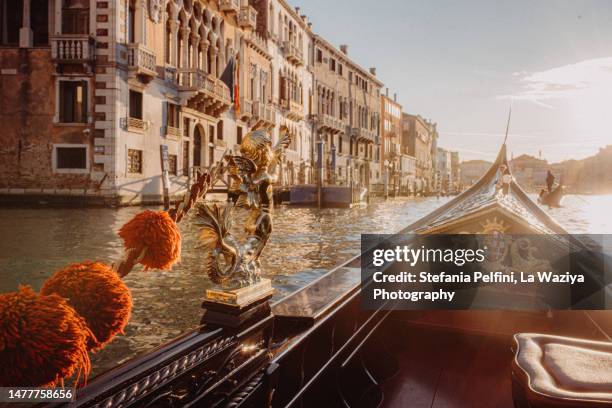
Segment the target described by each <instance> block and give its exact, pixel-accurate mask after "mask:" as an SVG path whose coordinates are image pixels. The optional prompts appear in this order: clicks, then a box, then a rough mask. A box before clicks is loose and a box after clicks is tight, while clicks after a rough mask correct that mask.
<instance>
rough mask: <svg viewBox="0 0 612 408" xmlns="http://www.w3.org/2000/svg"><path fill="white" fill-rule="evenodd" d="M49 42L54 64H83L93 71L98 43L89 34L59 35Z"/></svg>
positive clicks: (52, 37)
mask: <svg viewBox="0 0 612 408" xmlns="http://www.w3.org/2000/svg"><path fill="white" fill-rule="evenodd" d="M49 40H50V42H51V58H52V59H53V62H54V63H56V64H58V65H59V64H83V65H84V66H85V67H86V68H89V69H91V67H92V65H93V61H94V59H95V56H96V46H95V44H96V43H95V40H94V39H93V38H92V37H90V36H89V35H88V34H58V35H53V36H51V37H50V38H49Z"/></svg>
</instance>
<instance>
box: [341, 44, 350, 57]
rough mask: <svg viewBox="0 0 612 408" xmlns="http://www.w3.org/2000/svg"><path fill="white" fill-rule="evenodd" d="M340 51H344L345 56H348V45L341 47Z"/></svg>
mask: <svg viewBox="0 0 612 408" xmlns="http://www.w3.org/2000/svg"><path fill="white" fill-rule="evenodd" d="M340 51H342V53H343V54H344V55H348V45H346V44H342V45H340Z"/></svg>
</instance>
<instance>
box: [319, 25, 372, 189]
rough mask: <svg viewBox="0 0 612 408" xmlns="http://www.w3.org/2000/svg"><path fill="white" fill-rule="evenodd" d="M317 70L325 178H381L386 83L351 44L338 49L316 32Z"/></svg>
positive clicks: (363, 181) (363, 182)
mask: <svg viewBox="0 0 612 408" xmlns="http://www.w3.org/2000/svg"><path fill="white" fill-rule="evenodd" d="M313 70H314V86H313V91H314V101H313V113H314V114H315V115H316V122H315V128H316V132H317V142H321V147H320V149H322V178H323V181H324V183H325V184H339V185H349V184H351V183H352V184H353V185H358V186H363V187H367V186H370V185H371V184H373V183H379V182H380V180H381V168H380V137H379V135H380V121H381V118H380V89H381V87H382V85H383V84H382V82H381V81H379V80H378V79H377V78H376V76H375V73H376V71H375V69H373V68H371V69H370V70H369V71H366V70H365V69H363V68H361V67H360V66H359V65H357V64H356V63H355V62H354V61H353V60H351V59H350V58H349V56H348V46H346V45H341V46H340V49H339V50H338V49H337V48H336V47H334V46H333V45H331V44H330V43H329V42H327V41H326V40H325V39H323V38H322V37H320V36H318V35H315V36H314V62H313ZM317 157H318V155H317Z"/></svg>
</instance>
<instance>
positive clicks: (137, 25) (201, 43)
mask: <svg viewBox="0 0 612 408" xmlns="http://www.w3.org/2000/svg"><path fill="white" fill-rule="evenodd" d="M4 3H7V4H3V6H5V7H13V6H14V7H17V5H19V7H21V5H22V4H23V7H22V8H20V13H19V16H18V18H9V17H8V16H7V14H3V15H2V22H1V24H2V29H3V30H2V32H3V33H7V32H8V33H10V34H9V35H7V34H4V35H3V36H2V45H3V47H2V48H0V55H1V56H2V62H1V64H2V66H1V69H2V71H1V73H2V76H1V80H2V85H3V86H2V90H1V92H2V95H0V96H1V100H2V103H3V104H4V105H5V106H4V107H5V108H6V109H2V113H0V115H2V116H3V118H2V119H3V123H7V124H8V125H7V127H8V128H7V131H6V132H5V134H4V136H3V141H5V142H6V143H4V145H5V146H6V147H5V148H4V151H3V152H2V153H3V155H4V156H5V160H3V162H4V163H5V164H3V165H2V167H1V168H0V175H1V176H0V177H1V179H0V183H1V185H0V188H3V192H4V193H8V194H9V195H11V194H34V195H39V194H40V195H46V196H73V197H81V198H82V199H85V200H91V201H96V202H98V201H99V202H102V203H107V204H109V203H110V204H125V203H140V202H159V201H161V194H162V191H163V189H162V176H161V174H162V162H163V163H164V167H165V170H167V172H168V176H169V177H168V178H167V180H169V184H168V187H169V192H170V194H171V195H178V194H180V193H182V192H184V191H185V189H186V188H187V187H188V185H189V183H190V181H192V180H193V178H194V176H195V175H196V174H197V172H199V171H201V169H202V168H204V167H207V166H209V165H211V164H212V163H213V162H215V161H216V160H219V159H220V158H221V156H222V154H223V152H224V151H225V150H226V149H228V150H235V149H236V144H237V143H238V142H239V141H240V138H241V136H242V135H243V134H244V133H245V132H247V131H248V130H249V128H250V127H252V126H267V127H271V126H273V124H274V123H275V121H274V119H273V115H272V111H271V110H270V109H269V105H265V106H267V107H268V110H266V109H264V110H263V111H262V112H263V113H261V114H257V115H253V114H252V111H251V114H248V109H249V106H248V103H245V104H244V105H245V108H246V109H245V110H241V111H238V112H237V111H235V110H234V108H233V107H232V105H233V104H232V102H231V100H230V90H229V88H228V87H227V86H226V85H225V84H224V83H222V82H221V81H220V79H219V76H220V75H221V74H222V72H223V70H224V69H225V67H226V65H227V63H228V61H229V60H230V59H231V58H232V57H233V56H236V57H237V58H238V60H239V61H240V62H239V67H240V74H239V76H238V77H239V81H240V88H241V89H242V90H243V91H246V94H245V96H246V97H248V98H250V99H258V98H261V99H262V100H268V101H269V100H271V96H269V94H271V92H270V91H269V89H270V88H271V87H272V79H271V78H272V69H271V61H272V59H271V56H270V55H269V53H267V52H266V50H265V41H264V40H263V39H262V38H260V37H258V36H257V34H256V33H255V28H256V25H257V12H256V10H255V8H254V7H252V6H250V5H248V4H247V3H238V2H237V1H223V0H219V1H207V2H202V1H198V0H169V1H166V2H162V1H161V0H125V1H124V0H111V1H93V0H91V1H90V0H46V1H40V0H28V1H25V2H21V1H14V0H4ZM8 3H11V4H8ZM12 3H15V4H12ZM253 66H256V67H257V69H252V67H253ZM255 72H256V76H257V77H256V78H257V80H255V81H254V80H253V79H254V77H255V74H254V73H255ZM265 106H264V107H265ZM244 112H247V114H244ZM11 117H13V118H14V117H19V118H20V120H19V121H18V122H17V121H14V120H8V118H11ZM262 118H263V119H262ZM162 157H164V160H163V161H162Z"/></svg>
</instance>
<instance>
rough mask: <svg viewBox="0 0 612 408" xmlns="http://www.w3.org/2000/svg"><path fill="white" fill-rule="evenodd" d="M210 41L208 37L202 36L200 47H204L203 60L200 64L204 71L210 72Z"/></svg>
mask: <svg viewBox="0 0 612 408" xmlns="http://www.w3.org/2000/svg"><path fill="white" fill-rule="evenodd" d="M209 45H210V43H209V42H208V40H206V38H200V48H201V49H202V62H201V63H200V66H201V67H202V71H204V72H208V47H209Z"/></svg>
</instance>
